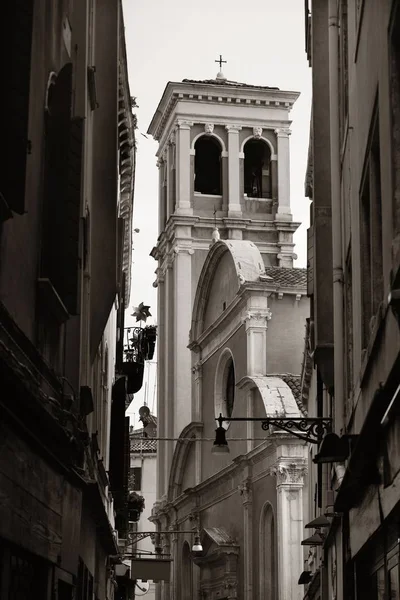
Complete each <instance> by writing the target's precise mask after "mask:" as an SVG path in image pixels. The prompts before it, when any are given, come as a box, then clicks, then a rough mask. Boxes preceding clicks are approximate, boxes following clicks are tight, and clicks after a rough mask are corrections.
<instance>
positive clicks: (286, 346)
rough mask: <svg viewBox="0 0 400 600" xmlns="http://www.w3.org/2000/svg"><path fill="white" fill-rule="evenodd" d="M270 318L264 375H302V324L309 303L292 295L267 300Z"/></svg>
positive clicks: (307, 311) (303, 297) (302, 297)
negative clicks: (265, 371) (265, 372)
mask: <svg viewBox="0 0 400 600" xmlns="http://www.w3.org/2000/svg"><path fill="white" fill-rule="evenodd" d="M268 306H269V307H270V309H271V312H272V318H271V320H270V321H268V331H267V373H293V374H295V375H298V374H300V373H301V365H302V360H303V352H304V336H305V321H306V318H307V317H308V315H309V300H308V298H307V297H306V296H301V299H300V300H296V296H295V295H294V294H284V295H283V297H282V299H281V300H279V299H278V298H277V296H276V295H274V297H270V298H269V299H268Z"/></svg>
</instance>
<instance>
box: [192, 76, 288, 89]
mask: <svg viewBox="0 0 400 600" xmlns="http://www.w3.org/2000/svg"><path fill="white" fill-rule="evenodd" d="M182 83H200V84H202V85H204V84H205V85H223V86H226V87H234V88H247V89H255V90H277V91H280V90H279V88H277V87H270V86H267V85H251V84H249V83H241V82H239V81H229V80H228V79H222V78H220V77H217V78H216V79H183V80H182Z"/></svg>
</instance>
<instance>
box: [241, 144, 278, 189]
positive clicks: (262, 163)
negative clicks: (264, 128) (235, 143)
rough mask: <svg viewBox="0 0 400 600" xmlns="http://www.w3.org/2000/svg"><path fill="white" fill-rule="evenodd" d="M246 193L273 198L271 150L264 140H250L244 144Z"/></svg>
mask: <svg viewBox="0 0 400 600" xmlns="http://www.w3.org/2000/svg"><path fill="white" fill-rule="evenodd" d="M244 193H245V194H247V196H249V197H250V198H271V195H272V190H271V151H270V148H269V146H268V144H266V143H265V142H264V141H262V140H249V141H248V142H247V143H246V144H245V146H244Z"/></svg>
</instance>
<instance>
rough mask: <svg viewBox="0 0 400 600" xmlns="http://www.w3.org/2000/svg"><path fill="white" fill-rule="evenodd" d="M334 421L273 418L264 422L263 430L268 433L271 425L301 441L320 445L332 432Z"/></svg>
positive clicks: (262, 424) (327, 419)
mask: <svg viewBox="0 0 400 600" xmlns="http://www.w3.org/2000/svg"><path fill="white" fill-rule="evenodd" d="M331 424H332V419H330V418H326V419H324V418H315V419H312V418H310V419H309V418H301V417H297V418H296V417H293V418H287V417H273V418H268V419H265V420H263V421H262V423H261V428H262V429H263V430H264V431H268V430H269V428H270V425H273V426H274V427H276V428H277V429H283V430H284V431H287V432H288V433H292V434H293V435H295V436H296V437H298V438H300V439H301V440H305V441H306V442H312V443H313V444H318V443H319V442H320V441H321V440H322V438H323V437H324V435H325V434H326V433H328V432H329V431H330V430H331Z"/></svg>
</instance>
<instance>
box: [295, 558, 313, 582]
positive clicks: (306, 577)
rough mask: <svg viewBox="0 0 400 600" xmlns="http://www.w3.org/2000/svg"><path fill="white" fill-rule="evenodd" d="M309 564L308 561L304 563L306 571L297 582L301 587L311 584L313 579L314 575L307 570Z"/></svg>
mask: <svg viewBox="0 0 400 600" xmlns="http://www.w3.org/2000/svg"><path fill="white" fill-rule="evenodd" d="M307 562H308V561H307V560H305V561H304V571H303V572H302V574H301V575H300V577H299V580H298V582H297V583H298V584H299V585H307V583H310V581H311V579H312V573H311V571H309V570H308V569H307Z"/></svg>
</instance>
